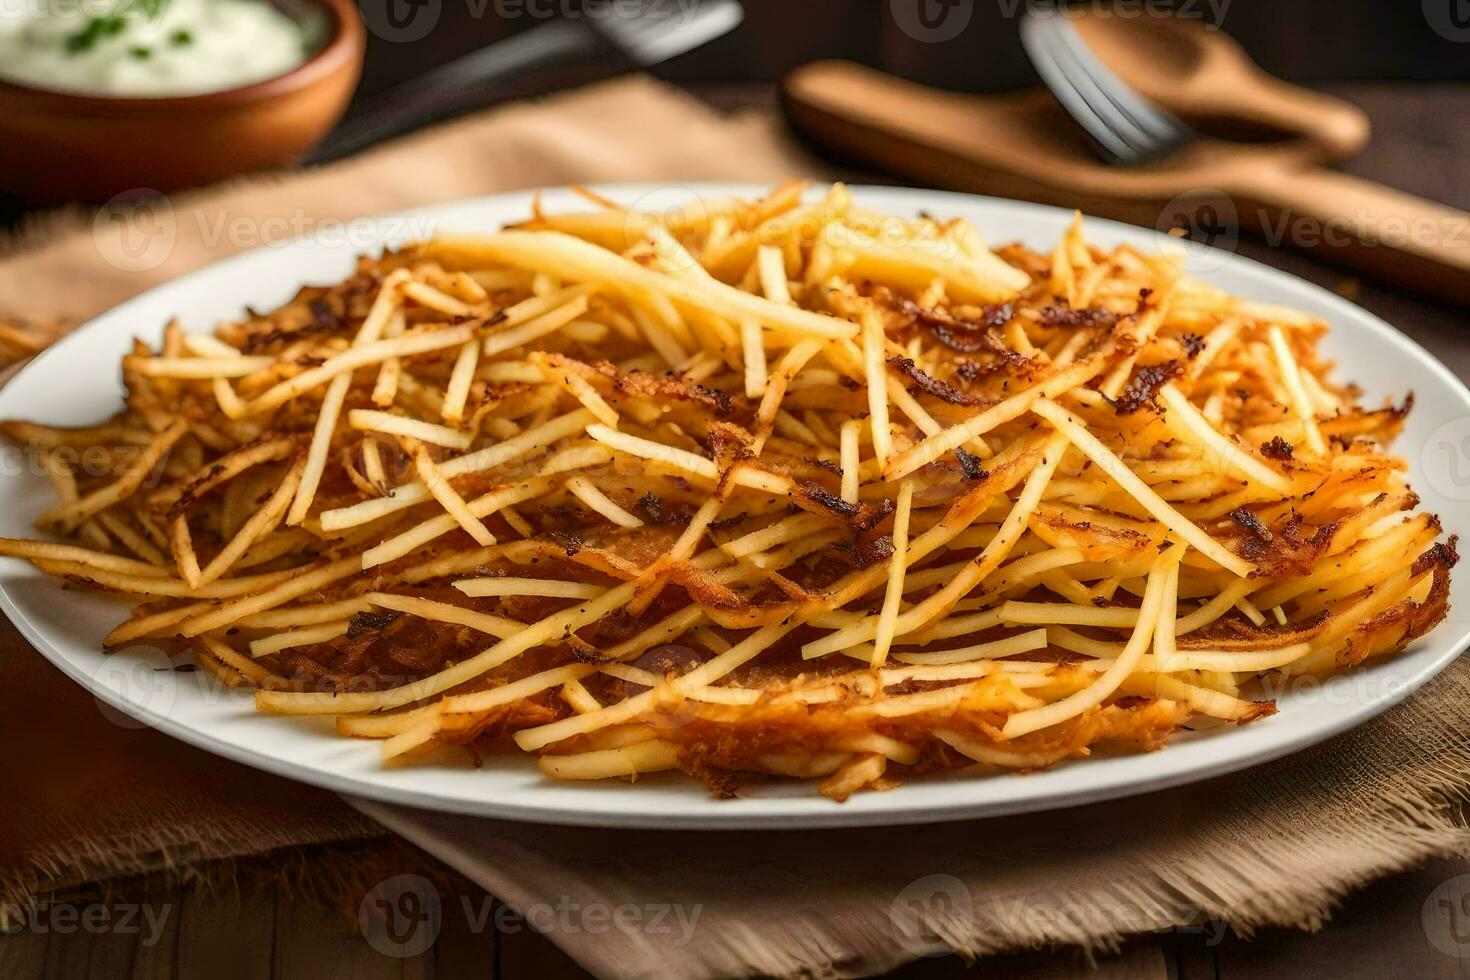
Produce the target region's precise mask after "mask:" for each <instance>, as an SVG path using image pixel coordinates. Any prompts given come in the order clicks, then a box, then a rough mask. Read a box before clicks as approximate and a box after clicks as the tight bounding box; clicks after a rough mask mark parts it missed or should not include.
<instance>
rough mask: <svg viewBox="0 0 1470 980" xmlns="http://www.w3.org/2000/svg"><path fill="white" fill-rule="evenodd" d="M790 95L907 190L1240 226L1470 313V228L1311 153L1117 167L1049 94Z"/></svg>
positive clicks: (818, 137) (827, 73)
mask: <svg viewBox="0 0 1470 980" xmlns="http://www.w3.org/2000/svg"><path fill="white" fill-rule="evenodd" d="M783 96H784V104H785V108H786V112H787V116H788V118H790V120H791V122H792V124H793V125H794V126H796V127H797V129H799V130H801V131H802V132H804V133H806V134H807V135H808V136H810V137H811V138H813V139H814V140H815V141H816V142H818V143H819V144H822V145H824V146H826V147H829V148H831V149H834V150H836V151H837V152H839V153H840V154H842V155H844V156H848V157H852V158H856V159H858V160H861V161H864V162H866V163H870V164H877V165H878V166H880V167H883V168H885V169H887V170H890V171H893V172H895V173H899V174H903V175H905V176H907V177H912V178H917V179H919V180H922V181H924V182H927V183H932V184H936V185H940V186H948V187H955V188H959V189H961V190H969V191H976V192H980V193H986V194H995V195H998V196H1001V197H1014V198H1023V199H1026V200H1033V201H1040V202H1043V203H1047V204H1058V205H1062V206H1064V207H1075V208H1080V209H1082V210H1083V211H1087V212H1089V213H1093V214H1099V215H1102V216H1105V217H1114V218H1119V219H1121V220H1124V221H1130V222H1133V223H1135V224H1141V225H1145V226H1151V227H1155V228H1159V229H1160V230H1168V229H1170V228H1172V227H1176V226H1177V225H1179V224H1180V223H1181V222H1182V223H1183V224H1184V225H1185V226H1186V230H1191V229H1192V230H1195V231H1198V230H1201V228H1203V229H1204V230H1207V231H1212V230H1214V227H1219V228H1221V229H1223V230H1224V231H1225V232H1226V233H1227V234H1228V232H1229V231H1230V230H1231V229H1233V227H1235V226H1236V225H1238V226H1240V227H1244V228H1248V229H1251V230H1253V231H1256V232H1259V233H1261V234H1264V235H1265V236H1266V237H1267V239H1268V240H1270V241H1272V242H1273V244H1286V245H1293V246H1296V247H1300V248H1307V249H1311V250H1314V251H1321V252H1325V253H1327V254H1328V255H1329V256H1330V257H1331V258H1333V259H1336V260H1337V261H1339V262H1341V263H1343V264H1345V265H1349V266H1352V267H1354V268H1357V269H1360V270H1363V271H1365V272H1367V273H1369V274H1371V275H1373V276H1375V277H1377V278H1379V279H1383V280H1386V281H1388V282H1390V283H1392V284H1395V285H1399V286H1403V287H1407V288H1412V289H1417V290H1420V291H1422V292H1425V293H1428V294H1429V295H1432V296H1436V297H1438V298H1440V299H1444V300H1447V301H1450V302H1453V303H1457V304H1460V305H1465V306H1470V215H1467V214H1466V213H1464V212H1462V211H1458V210H1456V209H1454V208H1449V207H1445V206H1443V205H1440V204H1436V203H1434V202H1432V201H1426V200H1423V199H1422V198H1417V197H1414V196H1412V195H1409V194H1404V193H1401V192H1399V191H1395V190H1390V189H1389V188H1386V187H1383V186H1380V185H1377V184H1373V183H1370V182H1368V181H1365V180H1360V179H1358V178H1356V177H1350V176H1348V175H1346V174H1340V173H1336V172H1334V171H1331V170H1326V169H1323V168H1322V167H1320V166H1317V163H1318V162H1319V160H1320V159H1321V158H1322V156H1323V154H1324V151H1323V149H1322V148H1321V147H1320V146H1319V145H1318V144H1315V143H1312V142H1310V141H1308V140H1292V141H1288V142H1285V143H1277V144H1243V143H1233V142H1225V141H1222V140H1216V139H1209V138H1201V139H1200V140H1198V141H1196V142H1193V143H1190V144H1188V145H1186V146H1185V147H1184V148H1182V149H1181V150H1179V151H1178V152H1176V153H1174V154H1172V155H1171V156H1169V157H1167V158H1165V159H1163V160H1159V161H1157V162H1155V163H1151V164H1149V165H1147V166H1143V167H1131V168H1122V167H1109V166H1107V165H1106V164H1104V163H1102V162H1101V161H1100V160H1098V159H1097V158H1096V156H1095V155H1094V154H1093V153H1092V151H1091V150H1090V149H1088V147H1087V145H1086V143H1085V141H1084V137H1083V134H1082V131H1081V129H1080V128H1078V127H1077V126H1076V124H1074V123H1073V122H1072V121H1071V119H1070V118H1068V117H1067V115H1066V113H1065V111H1063V109H1062V107H1061V106H1060V105H1058V104H1057V102H1056V100H1055V99H1053V98H1052V96H1051V94H1050V93H1048V92H1045V91H1042V90H1032V91H1026V92H1020V93H1014V94H1007V95H996V96H973V95H961V94H957V93H953V92H943V91H939V90H936V89H930V88H926V87H924V86H921V85H916V84H913V83H911V82H906V81H903V80H901V79H898V78H894V77H892V76H889V75H884V74H882V73H880V72H876V71H873V70H871V69H868V68H864V67H862V66H860V65H855V64H851V63H847V62H818V63H816V64H812V65H808V66H806V67H804V68H800V69H797V70H796V71H795V72H793V73H792V74H791V75H790V76H788V77H787V79H786V81H785V84H784V86H783ZM1231 212H1233V214H1232V213H1231ZM1232 219H1233V220H1232ZM1225 244H1227V245H1228V240H1227V241H1226V243H1225Z"/></svg>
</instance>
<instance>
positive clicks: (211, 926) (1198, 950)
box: [0, 83, 1470, 980]
mask: <svg viewBox="0 0 1470 980" xmlns="http://www.w3.org/2000/svg"><path fill="white" fill-rule="evenodd" d="M1324 87H1327V88H1330V89H1331V90H1332V91H1335V92H1336V93H1337V94H1340V95H1343V96H1345V97H1347V98H1349V99H1352V100H1353V101H1356V102H1357V103H1358V104H1360V105H1362V106H1363V107H1364V108H1365V109H1366V110H1367V111H1368V112H1369V114H1370V115H1371V116H1372V119H1373V123H1374V129H1375V138H1374V142H1373V144H1372V146H1371V147H1370V149H1369V150H1368V151H1367V152H1366V153H1364V154H1363V155H1362V156H1361V157H1360V158H1358V159H1357V160H1354V161H1353V162H1352V163H1350V164H1349V165H1348V166H1347V167H1346V169H1348V170H1350V171H1352V172H1354V173H1357V174H1359V175H1361V176H1365V177H1369V178H1373V179H1376V180H1380V181H1383V182H1385V183H1389V184H1393V185H1395V186H1398V187H1401V188H1403V189H1405V190H1409V191H1413V192H1416V193H1418V194H1422V195H1425V196H1427V197H1432V198H1436V199H1438V200H1441V201H1444V202H1446V203H1450V204H1453V205H1456V206H1459V207H1461V208H1470V127H1466V126H1464V124H1463V123H1464V120H1465V119H1467V118H1470V86H1466V85H1442V86H1422V85H1408V84H1397V83H1395V84H1387V83H1374V84H1364V83H1359V84H1342V85H1335V86H1324ZM703 94H705V95H707V96H708V97H709V98H710V99H711V101H714V102H715V103H717V104H721V105H726V106H730V105H741V106H745V105H752V104H754V105H767V106H769V105H772V104H773V97H772V93H771V91H770V89H769V87H762V88H758V89H753V88H751V87H749V86H745V87H737V88H723V89H718V90H710V91H706V92H704V93H703ZM854 176H857V177H860V176H861V175H854ZM1239 250H1240V252H1241V253H1243V254H1245V255H1248V256H1250V257H1252V258H1256V259H1260V260H1262V261H1265V262H1267V263H1269V264H1271V265H1275V266H1278V267H1281V268H1284V269H1286V270H1287V271H1289V272H1292V273H1294V274H1296V275H1299V276H1301V277H1303V278H1305V279H1308V280H1311V281H1313V282H1317V283H1320V284H1322V285H1324V286H1327V287H1328V288H1333V289H1338V290H1340V291H1342V292H1344V293H1346V294H1347V295H1348V296H1350V297H1351V298H1353V299H1355V300H1356V301H1357V302H1359V303H1360V304H1361V305H1363V306H1364V307H1366V308H1367V309H1369V310H1370V311H1372V312H1374V313H1376V314H1378V315H1379V316H1382V317H1383V318H1384V319H1386V320H1388V321H1389V322H1390V323H1393V324H1394V325H1395V326H1397V327H1398V328H1399V329H1401V330H1402V331H1403V332H1405V333H1406V334H1408V335H1409V336H1411V337H1413V338H1414V339H1415V340H1417V341H1418V342H1419V343H1421V344H1423V345H1424V346H1425V347H1427V348H1428V349H1429V350H1431V351H1432V352H1434V353H1435V354H1436V355H1438V356H1439V357H1440V358H1441V359H1442V360H1443V361H1444V362H1445V363H1446V364H1447V365H1449V367H1450V368H1451V369H1452V370H1453V371H1454V372H1455V373H1456V374H1457V375H1459V376H1460V377H1461V378H1466V377H1470V315H1467V314H1466V313H1464V312H1460V311H1454V310H1450V309H1448V308H1445V307H1439V306H1435V305H1433V304H1429V303H1426V302H1423V301H1420V300H1418V299H1416V298H1414V297H1412V296H1407V295H1403V294H1400V293H1396V292H1395V291H1393V290H1391V289H1389V288H1385V287H1382V286H1379V285H1375V284H1371V283H1365V282H1359V281H1358V280H1357V279H1355V278H1351V277H1349V276H1348V275H1347V274H1346V273H1343V272H1341V271H1339V270H1336V269H1333V268H1331V267H1328V266H1324V265H1322V264H1320V263H1318V262H1316V261H1314V260H1312V259H1310V258H1307V257H1305V256H1302V255H1299V254H1296V253H1293V252H1289V251H1286V250H1283V249H1278V248H1273V247H1271V246H1269V245H1267V244H1265V243H1261V242H1255V241H1245V242H1242V243H1241V245H1240V248H1239ZM492 902H493V900H492V899H490V897H489V896H487V895H485V894H483V893H482V892H478V891H475V890H473V889H468V890H466V891H465V892H464V893H463V894H459V895H453V896H447V897H446V901H445V902H444V905H443V908H444V909H445V913H444V915H443V919H442V926H441V928H440V929H439V931H438V934H437V936H436V938H435V941H434V942H433V943H432V945H430V946H429V948H428V949H426V950H425V951H423V952H420V953H417V954H416V955H413V956H408V957H399V956H390V955H386V954H385V953H384V952H382V951H380V950H379V949H377V948H375V947H374V945H373V944H371V943H369V942H368V941H366V940H364V939H363V938H362V937H361V936H360V935H358V934H357V933H356V931H355V930H354V928H353V918H352V916H351V915H350V914H346V913H344V912H341V911H334V910H331V909H323V908H320V907H318V906H316V905H315V904H312V903H306V902H301V901H296V900H293V898H292V895H291V893H290V890H289V889H288V888H285V887H282V886H279V885H271V886H267V885H261V884H245V885H242V886H238V887H232V888H226V889H218V888H210V887H206V886H203V885H199V884H194V885H181V886H179V887H176V888H173V889H171V890H167V891H165V892H163V893H160V894H159V895H158V896H157V897H156V898H155V899H154V900H153V901H151V902H145V903H142V904H141V905H139V906H136V907H132V908H131V909H128V908H117V907H108V906H103V905H101V904H99V903H92V902H88V901H85V900H84V901H80V902H77V903H72V904H69V905H65V906H57V907H53V908H52V909H51V910H50V911H49V912H48V913H47V914H46V915H43V916H41V917H40V919H39V920H38V921H36V922H34V923H32V924H30V925H28V926H25V927H22V928H21V929H20V930H19V931H17V932H15V933H13V934H11V935H8V936H0V980H39V978H48V980H50V978H57V980H70V978H73V977H88V978H97V980H113V978H115V980H124V978H131V980H173V978H179V980H194V978H200V980H230V978H240V980H247V978H249V980H334V978H342V980H377V978H383V980H387V978H405V980H406V978H422V980H431V978H454V980H459V978H487V980H488V978H507V980H523V978H526V980H531V978H535V980H542V978H545V980H555V978H558V977H579V976H585V974H584V973H583V972H582V971H581V970H579V969H578V968H577V967H576V965H575V964H573V963H572V962H571V961H570V960H568V959H567V958H566V956H565V955H563V954H562V953H561V952H560V951H559V950H558V949H557V948H556V947H555V946H553V945H552V944H551V943H550V942H549V941H547V940H546V939H544V938H542V937H539V936H537V935H535V934H533V933H531V932H529V931H526V930H523V929H522V930H514V931H497V930H496V929H495V928H493V927H489V928H486V927H483V926H481V927H477V925H476V923H477V922H478V923H487V922H489V923H493V922H494V921H495V916H494V914H493V906H492V905H491V903H492ZM350 911H351V910H348V912H350ZM487 914H488V917H487ZM124 916H126V921H125V920H124ZM1464 944H1470V861H1449V860H1447V861H1439V862H1435V863H1432V864H1430V865H1428V866H1427V867H1424V868H1421V869H1418V870H1416V871H1413V872H1411V873H1407V874H1402V875H1398V876H1396V877H1392V878H1389V879H1386V880H1383V881H1380V882H1378V883H1376V884H1374V885H1371V886H1369V887H1368V888H1366V889H1364V890H1363V891H1361V892H1359V893H1358V894H1356V895H1353V896H1351V897H1349V898H1348V899H1347V900H1346V901H1345V903H1344V905H1343V907H1342V908H1341V909H1340V910H1339V912H1338V913H1337V915H1336V916H1335V917H1334V919H1333V921H1332V922H1331V923H1330V924H1329V925H1328V926H1327V927H1326V928H1325V929H1324V930H1323V931H1322V932H1320V933H1318V934H1316V935H1305V934H1302V933H1297V932H1293V931H1287V930H1268V931H1266V932H1263V933H1261V934H1258V935H1257V936H1255V937H1253V938H1252V939H1250V940H1246V939H1243V938H1241V937H1237V936H1234V935H1230V934H1228V932H1226V931H1224V930H1223V929H1221V928H1219V927H1218V926H1216V925H1212V924H1205V925H1203V926H1201V927H1199V928H1196V929H1192V930H1187V931H1180V932H1172V933H1168V934H1158V935H1150V936H1143V937H1139V938H1137V939H1135V940H1134V941H1132V942H1130V943H1129V944H1128V945H1127V947H1125V949H1124V950H1122V951H1121V952H1120V953H1119V954H1118V955H1114V956H1104V957H1099V958H1098V959H1097V961H1096V962H1095V964H1091V965H1090V964H1088V963H1087V961H1085V960H1084V959H1083V958H1082V957H1080V956H1079V955H1078V954H1076V953H1075V952H1073V951H1040V952H1034V953H1027V954H1020V955H1015V956H1007V957H998V958H993V959H989V960H985V961H982V962H980V963H977V964H972V965H966V964H964V963H962V962H960V961H959V960H957V959H954V958H950V959H941V960H929V961H925V962H922V963H918V964H914V965H912V966H910V967H908V968H906V969H904V970H901V971H899V973H898V974H896V976H901V977H905V978H915V980H934V978H946V977H984V978H989V977H996V978H999V977H1017V978H1044V977H1067V976H1077V975H1090V976H1096V977H1105V978H1110V977H1144V978H1184V980H1243V978H1252V980H1275V978H1283V980H1284V978H1288V977H1290V978H1295V977H1305V976H1319V975H1328V974H1330V975H1332V976H1335V977H1340V978H1357V977H1362V978H1378V977H1389V976H1393V977H1412V978H1440V977H1442V978H1451V977H1461V978H1464V977H1470V958H1460V957H1457V956H1455V955H1452V953H1453V950H1455V949H1456V947H1457V946H1460V947H1461V948H1464ZM1444 949H1449V950H1451V952H1449V953H1447V952H1445V951H1443V950H1444Z"/></svg>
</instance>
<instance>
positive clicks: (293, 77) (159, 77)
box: [0, 0, 364, 212]
mask: <svg viewBox="0 0 1470 980" xmlns="http://www.w3.org/2000/svg"><path fill="white" fill-rule="evenodd" d="M52 2H54V3H55V4H56V6H55V12H54V14H52V13H51V12H50V11H49V8H47V7H46V6H44V4H43V5H41V6H33V7H27V6H24V5H14V6H12V7H7V8H6V9H4V10H0V25H3V26H4V27H5V28H6V31H5V34H4V35H0V36H3V37H4V38H5V39H6V40H7V41H8V42H9V46H8V48H7V53H5V54H3V55H0V57H8V58H10V59H12V63H7V64H0V191H3V192H6V193H8V194H10V195H11V196H12V198H13V203H12V204H11V208H12V210H13V211H14V212H18V211H19V210H20V208H21V207H22V206H23V205H25V204H29V205H31V206H35V205H45V204H64V203H68V202H73V201H102V200H106V199H107V198H109V197H111V196H112V195H114V194H117V193H120V192H123V191H138V190H141V189H148V190H152V191H170V190H175V189H178V188H184V187H197V186H201V185H204V184H210V183H213V182H215V181H218V180H223V179H224V178H227V177H231V176H234V175H235V174H238V173H243V172H247V171H251V170H262V169H267V168H271V167H280V166H285V165H287V164H289V163H291V162H293V161H295V160H296V159H298V158H299V157H300V156H301V154H302V153H304V152H305V151H306V150H307V149H308V148H309V147H311V146H313V145H315V144H316V143H317V141H318V140H320V139H321V138H322V137H323V136H324V135H326V133H327V131H328V130H330V129H331V128H332V126H333V125H334V124H335V123H336V122H337V120H338V119H339V118H341V116H342V113H343V111H344V109H345V108H346V106H347V101H348V99H349V98H350V97H351V96H352V92H353V90H354V89H355V87H356V85H357V80H358V75H359V72H360V70H361V66H362V58H363V47H364V31H363V27H362V21H361V20H360V19H359V18H358V16H357V13H356V10H355V9H354V6H353V0H293V3H292V4H290V5H289V8H288V7H287V6H286V5H284V4H283V6H282V10H284V11H287V14H288V17H287V18H286V19H284V20H282V21H281V23H282V24H283V25H286V28H285V29H286V30H287V31H290V30H292V29H293V28H294V30H295V31H296V32H298V33H299V43H300V45H301V50H300V51H299V52H297V53H294V54H292V53H289V52H288V53H286V55H285V56H284V59H281V63H284V64H288V65H290V66H291V67H290V68H289V70H287V71H286V72H285V73H284V74H268V75H267V76H266V77H264V78H260V77H258V76H257V75H255V74H249V71H250V67H251V66H250V64H249V62H251V61H252V60H254V61H257V62H259V55H260V52H253V51H251V49H250V46H251V45H259V44H262V43H266V42H267V41H268V40H269V39H271V37H272V35H270V34H269V33H267V32H261V33H260V34H258V35H256V34H252V35H248V36H247V35H245V34H243V33H234V34H231V33H228V32H231V31H233V32H243V30H244V28H245V27H247V26H253V27H256V28H259V27H260V24H258V23H257V24H253V25H247V24H238V23H232V22H231V21H230V20H229V19H228V18H222V17H220V16H219V15H220V14H221V13H224V12H225V11H221V10H220V9H218V8H217V7H214V8H212V7H211V6H210V4H209V0H196V2H195V3H194V4H193V6H195V7H196V8H197V9H195V10H193V11H192V14H193V15H194V16H193V19H192V20H190V21H188V22H187V25H188V26H182V25H181V24H174V23H171V22H170V21H168V20H165V18H166V17H168V12H167V11H165V10H164V9H163V6H162V5H165V4H167V2H168V0H149V3H152V4H154V5H155V6H153V7H152V8H150V10H151V13H148V14H146V15H144V14H141V13H132V14H122V13H102V14H92V13H90V11H91V10H92V9H94V8H93V7H82V8H78V7H77V6H76V5H75V4H69V3H67V2H66V0H52ZM129 2H132V0H118V3H119V4H125V3H129ZM256 2H263V0H256ZM38 3H42V0H38ZM142 6H143V4H142V3H141V2H138V3H134V4H133V9H141V8H142ZM235 6H243V4H238V3H237V4H235ZM95 9H98V10H103V11H106V10H114V9H116V10H122V9H124V8H123V7H122V6H116V7H114V6H108V5H106V4H105V3H99V4H97V5H96V7H95ZM246 9H249V8H246ZM79 11H80V12H79ZM160 27H166V28H167V32H166V36H162V37H159V38H157V39H156V40H157V43H152V42H154V38H153V35H154V34H157V33H158V29H159V28H160ZM145 38H146V39H147V41H148V42H149V43H144V39H145ZM276 39H279V37H277V38H276ZM287 40H288V43H289V38H288V39H287ZM51 48H55V49H56V51H54V52H53V51H51V50H50V49H51ZM200 49H203V56H202V57H194V55H195V54H196V52H198V51H199V50H200ZM27 53H29V54H32V55H34V56H35V58H34V60H35V61H36V62H37V64H36V65H35V66H34V67H36V68H39V69H41V70H40V72H39V73H37V72H30V73H26V72H22V71H17V70H16V69H17V68H18V67H19V64H20V63H21V62H22V61H23V60H24V58H23V57H22V56H23V55H25V54H27ZM51 54H54V55H55V57H47V56H49V55H51ZM180 54H184V55H188V56H189V57H188V60H180V61H178V62H172V63H171V59H174V58H175V56H176V55H180ZM73 62H75V63H76V65H75V67H76V68H77V69H81V70H79V71H75V72H73V73H72V77H68V78H61V77H59V74H60V72H59V66H70V65H71V63H73ZM221 62H226V63H228V62H234V63H235V65H237V66H238V67H241V68H243V69H244V73H243V74H241V75H239V76H237V77H239V79H240V82H241V84H233V83H232V82H231V81H230V78H231V76H230V75H229V73H228V70H229V67H228V65H227V64H225V65H222V64H221ZM142 66H147V67H148V68H152V69H155V70H154V71H153V72H152V77H151V78H148V77H140V76H142V75H143V68H142ZM89 68H90V69H91V70H90V71H88V70H87V69H89ZM191 73H192V75H191ZM53 74H56V75H57V76H58V77H54V78H53V77H50V76H51V75H53ZM201 75H202V76H203V77H202V78H201V77H200V76H201ZM144 85H146V86H147V87H143V86H144ZM112 93H117V94H112Z"/></svg>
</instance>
